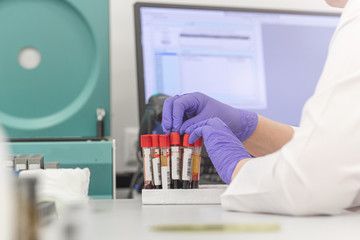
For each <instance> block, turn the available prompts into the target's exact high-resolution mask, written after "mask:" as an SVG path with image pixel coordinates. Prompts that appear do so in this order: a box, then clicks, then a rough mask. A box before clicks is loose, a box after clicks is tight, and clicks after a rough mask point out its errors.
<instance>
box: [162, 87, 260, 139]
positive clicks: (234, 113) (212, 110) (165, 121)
mask: <svg viewBox="0 0 360 240" xmlns="http://www.w3.org/2000/svg"><path fill="white" fill-rule="evenodd" d="M214 117H218V118H220V119H221V120H222V121H223V122H224V123H225V124H226V125H227V126H229V128H230V129H231V131H232V132H233V133H234V134H235V135H236V136H237V137H238V138H239V139H240V141H242V142H243V141H245V140H246V139H247V138H248V137H250V135H251V134H252V133H253V132H254V130H255V128H256V125H257V123H258V116H257V114H256V113H254V112H249V111H245V110H240V109H236V108H233V107H231V106H228V105H226V104H224V103H221V102H219V101H217V100H215V99H213V98H211V97H208V96H206V95H204V94H202V93H189V94H184V95H180V96H179V95H177V96H174V97H171V98H168V99H166V101H165V102H164V107H163V113H162V126H163V130H164V132H165V133H166V134H170V132H171V131H173V132H180V134H184V132H185V130H186V129H187V128H188V127H189V126H191V125H193V124H195V123H198V122H201V121H204V120H207V119H210V118H214ZM183 121H184V122H183Z"/></svg>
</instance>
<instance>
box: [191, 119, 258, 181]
mask: <svg viewBox="0 0 360 240" xmlns="http://www.w3.org/2000/svg"><path fill="white" fill-rule="evenodd" d="M186 133H187V134H190V133H191V135H190V138H189V143H194V142H195V141H196V140H197V139H199V138H200V137H201V136H203V138H204V144H205V146H206V150H207V152H208V154H209V157H210V159H211V161H212V163H213V164H214V167H215V168H216V170H217V172H218V174H219V176H220V177H221V179H222V180H223V181H224V182H225V183H227V184H229V183H230V182H231V176H232V174H233V172H234V169H235V167H236V164H237V163H238V162H240V161H241V160H243V159H245V158H251V156H250V154H249V153H248V152H247V151H246V149H245V147H244V146H243V144H242V143H241V142H240V140H239V139H238V138H237V137H236V136H235V135H234V133H233V132H232V131H231V130H230V129H229V127H228V126H226V124H225V123H224V122H223V121H221V119H219V118H212V119H208V120H205V121H202V122H199V123H197V124H194V125H192V126H190V127H189V128H188V129H186Z"/></svg>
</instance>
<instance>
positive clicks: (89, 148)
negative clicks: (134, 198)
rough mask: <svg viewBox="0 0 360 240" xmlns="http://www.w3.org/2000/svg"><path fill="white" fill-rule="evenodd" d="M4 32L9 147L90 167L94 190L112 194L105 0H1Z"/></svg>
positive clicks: (0, 68) (1, 64)
mask: <svg viewBox="0 0 360 240" xmlns="http://www.w3.org/2000/svg"><path fill="white" fill-rule="evenodd" d="M0 33H1V37H0V53H1V54H0V84H1V85H0V86H1V87H0V122H1V124H2V126H3V127H4V129H5V131H6V133H7V135H8V137H9V140H10V142H9V145H10V147H11V149H12V153H13V154H32V153H34V154H44V157H45V162H47V161H58V162H60V164H61V165H60V166H61V167H62V168H63V167H65V168H75V167H89V168H90V171H91V178H90V190H89V195H90V196H94V197H97V198H112V197H113V195H114V191H113V187H114V165H113V162H114V156H113V151H114V147H113V141H108V140H106V136H110V115H111V114H110V76H109V75H110V73H109V2H108V0H92V1H86V0H58V1H54V0H11V1H10V0H4V1H0ZM99 109H101V110H102V115H101V119H99ZM99 122H100V124H99ZM99 128H100V131H99ZM99 132H100V135H99Z"/></svg>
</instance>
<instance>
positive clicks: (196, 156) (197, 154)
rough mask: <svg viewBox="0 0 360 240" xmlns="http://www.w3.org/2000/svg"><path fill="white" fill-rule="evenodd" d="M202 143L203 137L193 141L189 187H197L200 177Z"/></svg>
mask: <svg viewBox="0 0 360 240" xmlns="http://www.w3.org/2000/svg"><path fill="white" fill-rule="evenodd" d="M202 144H203V138H202V137H201V138H199V139H198V140H197V141H196V142H194V153H193V163H192V177H191V188H199V179H200V161H201V147H202Z"/></svg>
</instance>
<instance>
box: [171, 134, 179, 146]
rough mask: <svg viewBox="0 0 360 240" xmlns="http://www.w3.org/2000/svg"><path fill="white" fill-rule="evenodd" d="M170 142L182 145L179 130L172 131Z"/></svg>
mask: <svg viewBox="0 0 360 240" xmlns="http://www.w3.org/2000/svg"><path fill="white" fill-rule="evenodd" d="M170 144H171V145H180V133H178V132H172V133H170Z"/></svg>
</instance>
